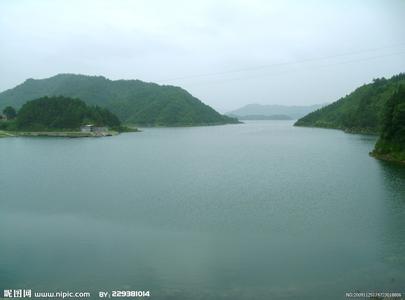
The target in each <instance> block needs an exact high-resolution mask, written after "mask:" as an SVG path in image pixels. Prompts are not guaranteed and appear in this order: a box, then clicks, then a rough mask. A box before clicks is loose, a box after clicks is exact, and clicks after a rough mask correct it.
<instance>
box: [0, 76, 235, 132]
mask: <svg viewBox="0 0 405 300" xmlns="http://www.w3.org/2000/svg"><path fill="white" fill-rule="evenodd" d="M43 96H65V97H71V98H79V99H81V100H83V101H85V102H86V103H87V104H89V105H98V106H101V107H104V108H107V109H109V110H110V111H111V112H113V113H114V114H116V115H117V116H118V117H119V118H120V120H121V121H122V122H124V123H131V124H138V125H142V126H189V125H215V124H227V123H237V122H238V121H237V120H236V119H234V118H230V117H227V116H223V115H221V114H219V113H218V112H216V111H215V110H214V109H212V108H211V107H210V106H208V105H205V104H204V103H202V102H201V101H200V100H198V99H197V98H195V97H193V96H192V95H191V94H190V93H188V92H187V91H185V90H184V89H182V88H180V87H175V86H166V85H158V84H155V83H147V82H143V81H140V80H114V81H113V80H109V79H107V78H105V77H102V76H85V75H74V74H59V75H56V76H53V77H50V78H47V79H39V80H35V79H28V80H26V81H25V82H24V83H22V84H20V85H18V86H16V87H15V88H13V89H10V90H7V91H4V92H2V93H0V109H3V108H4V107H6V106H13V107H15V108H19V107H21V106H22V105H23V104H24V103H25V102H27V101H29V100H32V99H36V98H40V97H43Z"/></svg>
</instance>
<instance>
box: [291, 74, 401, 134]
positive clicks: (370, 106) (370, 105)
mask: <svg viewBox="0 0 405 300" xmlns="http://www.w3.org/2000/svg"><path fill="white" fill-rule="evenodd" d="M401 84H405V73H402V74H399V75H395V76H393V77H391V78H390V79H385V78H381V79H374V80H373V82H372V83H370V84H365V85H363V86H361V87H359V88H358V89H356V90H355V91H354V92H352V93H351V94H349V95H347V96H345V97H343V98H341V99H339V100H338V101H336V102H334V103H332V104H330V105H328V106H325V107H323V108H321V109H318V110H316V111H314V112H312V113H310V114H308V115H306V116H305V117H303V118H301V119H299V120H298V121H297V122H296V123H295V125H296V126H311V127H325V128H336V129H343V130H347V131H354V132H356V131H357V132H370V133H377V132H379V131H380V129H381V127H382V123H383V115H384V111H385V109H384V108H385V105H386V103H387V101H388V99H389V98H390V97H391V95H392V94H393V93H394V92H395V91H396V90H397V88H398V86H399V85H401Z"/></svg>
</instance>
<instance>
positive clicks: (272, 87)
mask: <svg viewBox="0 0 405 300" xmlns="http://www.w3.org/2000/svg"><path fill="white" fill-rule="evenodd" d="M0 45H1V46H0V75H1V76H0V90H5V89H8V88H12V87H14V86H15V85H17V84H19V83H21V82H23V81H24V80H25V79H27V78H45V77H49V76H53V75H55V74H57V73H81V74H88V75H104V76H106V77H108V78H111V79H120V78H123V79H141V80H144V81H153V82H158V83H161V84H173V85H179V86H182V87H183V88H185V89H187V90H188V91H189V92H191V93H192V94H193V95H195V96H197V97H198V98H200V99H201V100H202V101H204V102H205V103H207V104H209V105H212V106H213V107H214V108H216V109H218V110H220V111H222V112H225V111H228V110H232V109H234V108H237V107H239V106H242V105H244V104H247V103H262V104H286V105H292V104H297V105H302V104H315V103H324V102H332V101H334V100H336V99H337V98H339V97H340V96H343V95H345V94H347V93H349V92H350V91H352V90H353V89H354V88H356V87H357V86H359V85H361V84H363V83H366V82H369V81H370V80H371V79H372V78H375V77H381V76H385V77H389V76H391V75H394V74H396V73H399V72H405V1H401V0H398V1H396V0H381V1H373V0H363V1H362V0H359V1H353V0H346V1H345V0H340V1H302V0H301V1H269V0H267V1H266V0H263V1H255V0H246V1H221V0H216V1H153V0H147V1H137V0H133V1H124V0H115V1H113V0H111V1H100V0H97V1H86V0H81V1H75V0H69V1H68V0H66V1H58V0H56V1H55V0H53V1H41V0H36V1H24V0H22V1H21V0H20V1H15V0H14V1H12V0H9V1H8V0H2V1H0ZM342 54H344V55H342ZM346 54H347V55H346ZM340 55H341V56H340ZM325 57H327V58H325ZM322 58H323V59H322ZM284 63H287V64H284Z"/></svg>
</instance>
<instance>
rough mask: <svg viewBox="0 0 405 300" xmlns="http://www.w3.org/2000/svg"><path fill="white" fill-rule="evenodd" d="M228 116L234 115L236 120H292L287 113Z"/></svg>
mask: <svg viewBox="0 0 405 300" xmlns="http://www.w3.org/2000/svg"><path fill="white" fill-rule="evenodd" d="M229 116H230V117H235V118H237V119H238V120H279V121H281V120H293V118H292V117H290V116H287V115H269V116H266V115H245V116H238V115H229Z"/></svg>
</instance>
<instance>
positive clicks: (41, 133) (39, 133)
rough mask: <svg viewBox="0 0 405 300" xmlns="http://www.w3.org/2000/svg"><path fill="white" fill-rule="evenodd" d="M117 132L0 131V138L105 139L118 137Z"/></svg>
mask: <svg viewBox="0 0 405 300" xmlns="http://www.w3.org/2000/svg"><path fill="white" fill-rule="evenodd" d="M118 134H119V132H118V131H106V132H81V131H0V137H19V136H22V137H68V138H81V137H105V136H115V135H118Z"/></svg>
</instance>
